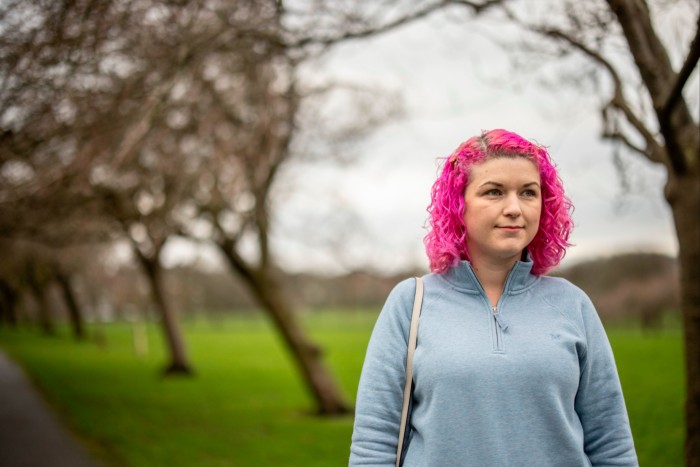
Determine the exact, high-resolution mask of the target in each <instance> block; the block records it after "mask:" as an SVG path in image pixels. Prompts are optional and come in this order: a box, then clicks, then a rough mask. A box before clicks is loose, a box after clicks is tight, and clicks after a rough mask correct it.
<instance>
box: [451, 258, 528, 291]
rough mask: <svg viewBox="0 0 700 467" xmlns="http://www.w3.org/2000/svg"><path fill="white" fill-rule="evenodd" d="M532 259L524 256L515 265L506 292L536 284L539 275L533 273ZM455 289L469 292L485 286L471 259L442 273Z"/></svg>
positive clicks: (481, 289) (521, 289)
mask: <svg viewBox="0 0 700 467" xmlns="http://www.w3.org/2000/svg"><path fill="white" fill-rule="evenodd" d="M532 265H533V263H532V260H531V259H530V258H527V257H526V258H524V260H522V261H517V262H516V263H515V264H514V265H513V269H511V271H510V273H508V278H507V279H506V284H505V288H504V293H506V294H510V293H518V292H522V291H523V290H525V289H527V288H528V287H530V286H531V285H532V284H534V283H535V282H536V281H537V279H538V276H536V275H534V274H532ZM441 276H442V277H443V278H444V279H445V280H446V281H447V282H448V283H449V284H450V285H451V286H452V287H453V288H455V289H457V290H461V291H464V292H469V293H478V292H482V291H483V288H482V287H481V284H480V283H479V279H477V277H476V274H475V273H474V269H472V265H471V263H470V262H469V261H466V260H463V261H460V262H459V263H457V264H456V265H455V266H453V267H451V268H450V269H448V270H447V271H445V272H444V273H442V274H441Z"/></svg>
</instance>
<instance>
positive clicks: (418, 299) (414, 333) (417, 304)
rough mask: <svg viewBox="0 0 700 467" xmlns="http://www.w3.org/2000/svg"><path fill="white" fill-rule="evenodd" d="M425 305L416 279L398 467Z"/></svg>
mask: <svg viewBox="0 0 700 467" xmlns="http://www.w3.org/2000/svg"><path fill="white" fill-rule="evenodd" d="M422 303H423V279H421V278H420V277H416V295H415V297H414V298H413V313H412V314H411V328H410V331H409V332H408V348H407V349H406V383H405V384H404V388H403V407H402V408H401V425H400V426H399V444H398V447H397V448H396V467H399V465H400V464H401V453H402V451H403V439H404V436H405V434H406V426H407V425H408V406H409V403H410V401H411V383H412V382H413V354H414V352H415V351H416V342H417V341H418V319H419V317H420V310H421V305H422Z"/></svg>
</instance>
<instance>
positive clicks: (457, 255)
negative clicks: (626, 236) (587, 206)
mask: <svg viewBox="0 0 700 467" xmlns="http://www.w3.org/2000/svg"><path fill="white" fill-rule="evenodd" d="M499 157H526V158H528V159H530V160H531V161H533V162H534V163H535V165H537V167H538V169H539V172H540V179H541V182H542V213H541V215H540V225H539V229H538V230H537V234H536V235H535V238H534V239H533V240H532V242H530V244H529V245H528V247H527V250H528V252H529V253H530V258H531V259H532V261H533V263H534V264H533V267H532V273H533V274H537V275H540V274H545V273H546V272H547V271H549V270H550V269H552V268H553V267H555V266H556V265H557V264H559V262H560V261H561V260H562V258H563V257H564V254H565V253H566V248H567V247H568V246H570V245H571V244H570V243H569V241H568V240H569V234H570V233H571V229H572V227H573V221H572V220H571V211H572V210H573V206H572V204H571V201H570V200H569V198H567V197H566V195H565V194H564V187H563V185H562V182H561V179H560V178H559V175H558V174H557V170H556V168H555V166H554V164H553V163H552V160H551V159H550V157H549V154H548V153H547V150H546V149H545V148H544V147H542V146H538V145H536V144H534V143H531V142H530V141H528V140H526V139H525V138H523V137H521V136H519V135H517V134H515V133H511V132H509V131H506V130H490V131H483V132H482V133H481V136H475V137H473V138H470V139H469V140H467V141H465V142H464V143H462V144H461V145H460V146H459V147H458V148H457V150H455V152H453V153H452V155H451V156H450V157H449V158H448V159H447V161H446V163H445V164H444V166H443V169H442V173H441V175H440V176H439V177H438V179H437V180H436V181H435V183H434V184H433V188H432V192H431V201H430V205H429V206H428V213H429V214H430V221H429V223H430V226H429V228H428V234H427V235H426V236H425V238H424V240H423V242H424V243H425V249H426V252H427V253H428V258H429V259H430V269H431V270H432V271H433V272H436V273H441V272H444V271H446V270H447V269H448V268H450V267H453V266H454V265H456V263H457V262H458V261H459V260H469V251H468V250H467V226H466V225H465V224H464V192H465V190H466V188H467V184H468V182H469V169H470V167H471V166H472V165H474V164H478V163H480V162H483V161H484V160H486V159H493V158H499Z"/></svg>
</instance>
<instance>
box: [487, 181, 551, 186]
mask: <svg viewBox="0 0 700 467" xmlns="http://www.w3.org/2000/svg"><path fill="white" fill-rule="evenodd" d="M484 185H494V186H497V187H504V186H505V185H504V184H503V183H498V182H492V181H490V180H487V181H485V182H484V183H482V184H481V185H479V186H480V187H482V186H484ZM522 186H524V187H529V186H540V184H539V183H537V182H527V183H523V185H522Z"/></svg>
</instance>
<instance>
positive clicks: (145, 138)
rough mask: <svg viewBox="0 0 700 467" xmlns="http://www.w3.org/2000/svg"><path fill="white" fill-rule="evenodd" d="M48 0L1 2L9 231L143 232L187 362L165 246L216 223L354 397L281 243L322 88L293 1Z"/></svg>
mask: <svg viewBox="0 0 700 467" xmlns="http://www.w3.org/2000/svg"><path fill="white" fill-rule="evenodd" d="M44 3H45V4H43V3H38V4H36V3H27V2H19V1H16V2H12V1H10V2H6V3H5V4H4V5H3V6H2V7H0V17H1V18H2V19H3V21H4V22H3V25H4V28H3V29H2V31H1V34H0V38H2V41H0V57H1V58H2V62H1V63H2V68H1V69H0V78H3V79H4V80H3V81H2V83H0V104H1V105H2V107H1V108H2V110H0V123H1V124H2V127H1V129H2V132H1V133H0V138H2V141H3V145H2V149H0V164H2V165H1V166H0V177H2V179H3V182H4V184H3V189H0V210H1V211H2V212H3V216H2V220H0V235H3V236H8V237H13V236H18V235H25V236H30V237H31V238H36V239H42V240H43V241H46V242H49V243H52V244H53V243H56V242H59V241H63V242H65V243H66V244H69V243H70V242H71V241H76V240H78V241H84V239H85V238H90V236H94V237H96V238H101V239H105V240H109V239H113V238H115V237H126V238H128V239H129V240H130V242H131V244H132V245H133V247H134V248H133V249H134V253H135V257H136V258H137V259H138V260H139V262H140V264H141V265H142V267H143V269H144V271H145V272H146V275H147V277H149V279H150V282H151V284H152V287H151V289H152V291H153V294H154V299H155V302H156V303H157V304H159V308H160V309H161V316H162V318H163V320H162V321H163V324H164V332H165V334H166V342H168V343H169V349H170V351H171V356H172V358H173V364H172V365H171V368H179V369H184V368H187V367H188V362H187V360H186V355H185V353H184V345H183V340H182V339H181V337H179V331H178V330H177V321H176V320H175V319H174V318H173V317H172V313H171V312H170V311H167V310H169V306H168V300H167V298H166V297H165V294H164V293H163V292H162V289H161V285H160V284H161V282H162V280H161V276H162V271H161V266H160V260H159V258H160V252H161V251H162V249H163V246H164V245H165V244H166V242H167V241H168V239H169V238H171V237H172V236H173V235H174V234H175V233H180V234H185V235H191V236H193V237H195V238H197V239H200V240H209V239H210V238H211V239H212V240H213V241H214V243H215V244H216V245H217V246H218V248H219V249H220V250H221V251H222V253H223V254H224V256H225V257H226V258H227V259H228V261H229V264H230V265H231V267H232V270H233V271H234V272H236V273H237V274H239V275H240V276H241V277H242V278H243V279H244V280H245V282H246V283H247V284H248V286H249V287H250V289H251V291H252V292H253V294H254V295H255V296H256V297H257V299H258V300H259V301H260V303H261V304H262V305H263V307H264V309H265V310H266V311H267V312H268V313H269V314H270V316H271V317H272V318H273V321H274V322H275V323H276V325H277V328H278V329H279V331H280V333H281V335H282V336H283V339H284V341H285V343H286V344H287V345H288V347H289V348H290V350H291V352H292V355H293V356H294V357H295V360H296V361H297V362H298V364H299V368H300V369H301V372H302V375H303V377H304V380H305V381H306V382H307V386H308V387H309V389H310V391H311V393H312V394H313V395H314V397H315V399H316V401H317V404H318V410H319V412H320V413H324V414H337V413H343V412H345V411H347V404H346V403H345V402H344V401H343V398H342V396H341V394H340V391H339V390H338V388H337V386H336V384H335V382H334V381H333V378H332V377H331V375H330V372H329V371H328V370H327V368H326V367H325V365H324V364H323V361H322V358H321V355H320V351H319V349H318V348H317V347H316V345H314V344H313V343H312V342H311V341H310V339H309V338H308V337H307V336H306V335H305V333H304V332H303V329H302V327H301V326H299V325H298V323H297V321H296V318H295V315H294V313H293V312H292V310H291V309H290V307H289V301H288V300H287V299H286V298H285V297H284V296H283V295H282V293H281V290H280V287H279V286H278V280H279V279H278V277H279V275H278V268H277V265H276V262H275V253H274V251H273V249H272V248H271V246H270V231H271V229H272V224H273V219H272V216H271V212H272V211H273V206H272V203H271V199H270V196H271V192H272V189H273V186H274V184H275V181H276V180H277V178H278V176H279V173H280V169H281V167H283V166H284V164H286V163H287V162H288V161H289V160H291V159H292V156H293V154H294V151H292V150H291V147H292V140H293V136H294V135H295V134H296V133H297V132H298V130H299V126H300V119H299V117H298V116H299V109H300V107H301V102H302V101H303V100H304V99H305V98H306V96H305V95H304V92H306V91H307V90H306V89H302V90H303V91H304V92H300V87H299V85H298V83H297V80H298V76H297V67H298V64H299V62H300V61H303V60H304V59H305V58H306V52H305V51H303V50H302V49H300V48H298V47H289V46H288V43H287V39H288V37H287V35H286V33H285V30H286V25H285V17H286V14H287V13H286V10H285V8H284V6H283V4H282V2H278V1H273V0H269V1H263V2H260V1H252V0H245V1H230V2H227V1H224V2H215V1H208V0H200V1H191V2H176V1H156V0H127V1H123V2H122V1H119V2H117V1H112V2H91V1H87V0H84V1H77V2H69V1H67V0H66V1H59V2H44ZM29 18H32V21H27V19H29ZM363 123H364V125H365V126H366V127H368V128H371V126H372V125H373V124H374V123H376V120H373V119H371V118H368V119H367V121H366V122H363ZM356 134H359V133H356ZM28 207H31V209H27V208H28ZM28 212H31V215H28V214H27V213H28ZM59 233H60V234H61V235H60V236H59V235H58V234H59Z"/></svg>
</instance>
